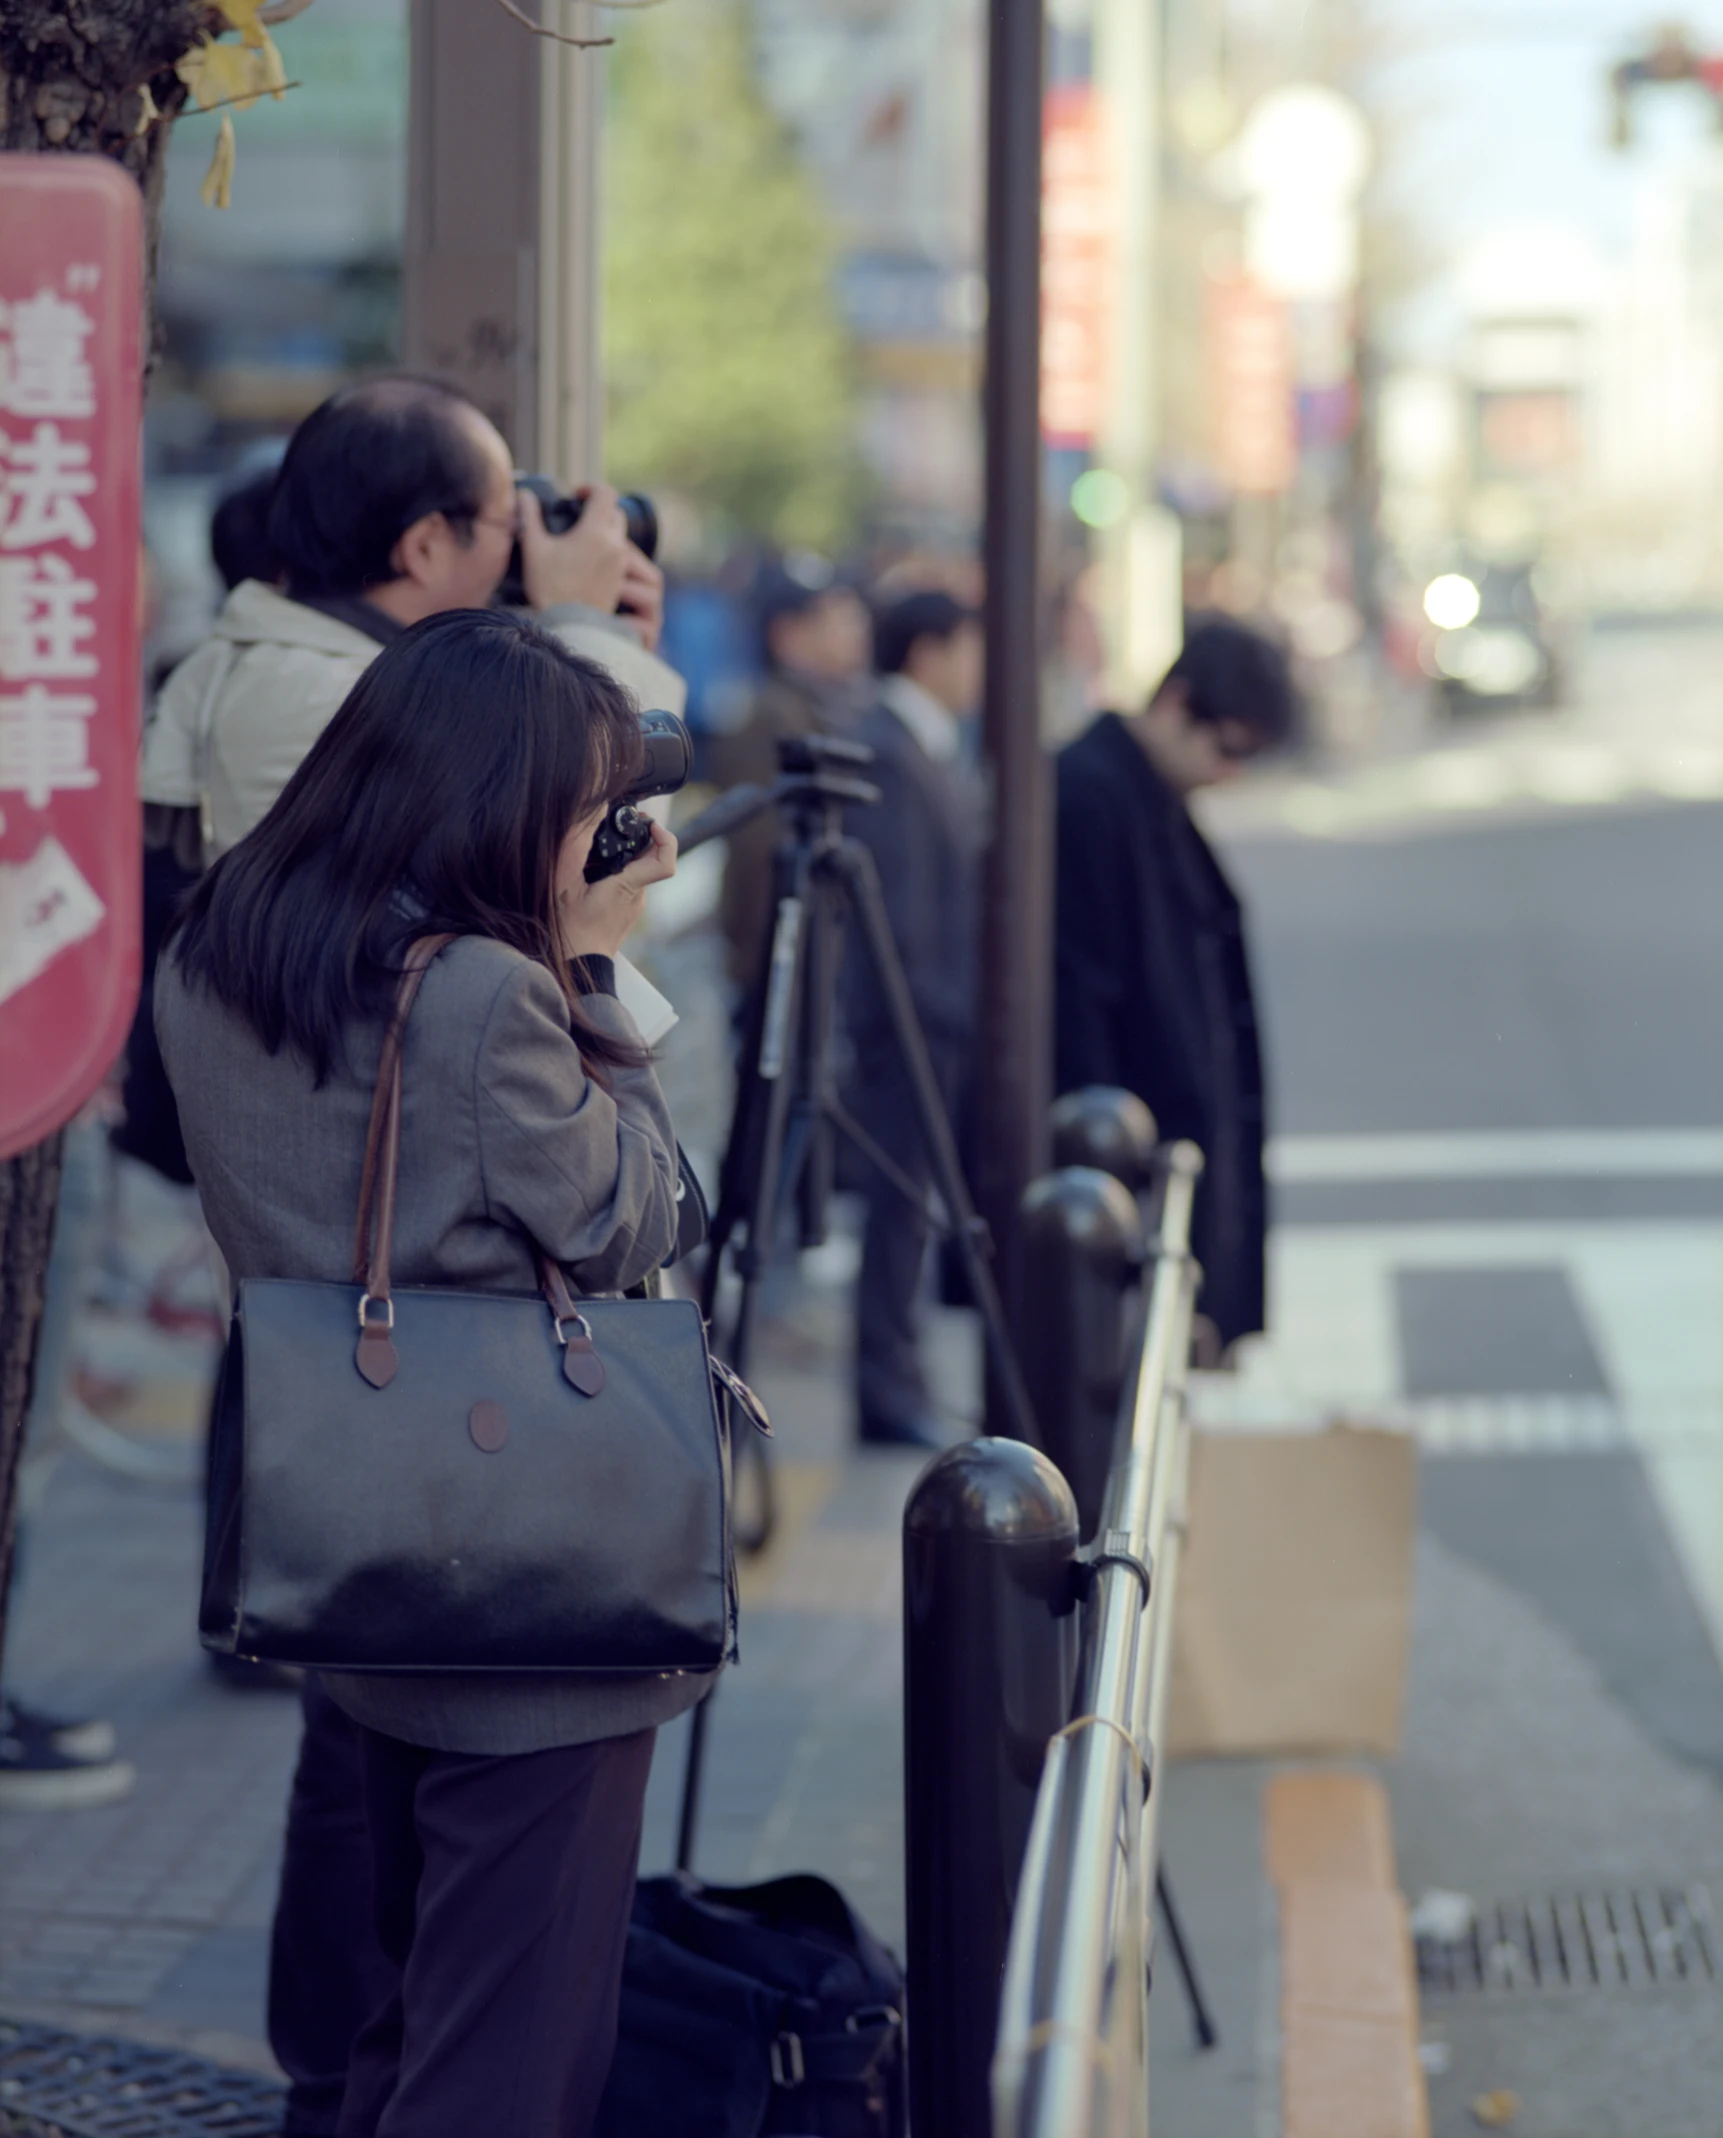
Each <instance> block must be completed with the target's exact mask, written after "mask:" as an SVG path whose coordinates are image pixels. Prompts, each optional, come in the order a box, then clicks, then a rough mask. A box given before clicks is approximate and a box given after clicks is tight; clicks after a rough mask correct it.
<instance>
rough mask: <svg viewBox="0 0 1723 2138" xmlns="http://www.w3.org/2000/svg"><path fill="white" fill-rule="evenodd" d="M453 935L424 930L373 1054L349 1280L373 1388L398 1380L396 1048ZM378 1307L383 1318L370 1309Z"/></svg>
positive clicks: (360, 1358)
mask: <svg viewBox="0 0 1723 2138" xmlns="http://www.w3.org/2000/svg"><path fill="white" fill-rule="evenodd" d="M454 940H455V938H454V936H453V934H447V935H423V936H420V938H419V939H418V941H417V942H416V943H414V944H413V945H412V946H411V947H410V948H409V949H408V952H407V956H406V961H405V963H404V964H403V966H402V968H401V982H400V986H399V987H398V988H397V989H396V991H395V1010H394V1015H393V1016H392V1017H391V1018H390V1019H389V1024H388V1029H387V1030H386V1031H385V1032H384V1034H383V1048H382V1052H381V1054H380V1055H379V1056H378V1059H377V1088H376V1091H375V1092H374V1094H373V1096H372V1100H371V1122H370V1127H369V1128H368V1129H367V1131H366V1135H365V1164H364V1169H363V1171H362V1172H361V1174H360V1178H359V1219H358V1224H357V1226H356V1227H355V1229H354V1234H353V1281H354V1283H355V1284H357V1285H360V1286H362V1287H363V1291H362V1293H361V1295H360V1299H359V1348H358V1351H357V1353H356V1355H355V1363H356V1364H357V1366H358V1368H359V1371H360V1372H361V1373H362V1374H363V1375H364V1377H365V1379H366V1380H367V1381H369V1382H370V1384H371V1386H372V1387H373V1388H384V1387H386V1386H387V1385H388V1383H389V1382H390V1381H392V1380H393V1379H394V1378H395V1369H396V1367H397V1366H398V1365H399V1364H400V1359H399V1357H398V1355H397V1353H396V1350H395V1340H394V1337H393V1336H392V1335H391V1333H390V1332H391V1331H392V1330H393V1328H394V1326H395V1303H394V1301H393V1299H392V1298H391V1297H390V1293H389V1256H390V1250H391V1249H392V1247H393V1245H394V1239H395V1192H396V1186H397V1183H398V1182H399V1179H400V1172H401V1050H402V1047H403V1045H404V1044H405V1041H406V1035H407V1017H408V1014H409V1012H410V1011H411V1010H412V1007H413V1003H414V1000H415V998H416V997H417V995H418V992H419V989H420V987H421V986H422V985H423V983H424V978H425V974H426V972H427V970H428V969H429V967H430V964H431V960H432V959H433V958H434V957H435V956H436V955H437V953H438V952H439V951H440V950H443V949H446V948H447V946H448V945H449V944H450V943H452V942H453V941H454ZM378 1307H381V1308H382V1310H383V1312H382V1314H381V1316H378V1315H377V1314H376V1313H375V1311H374V1310H375V1309H376V1308H378Z"/></svg>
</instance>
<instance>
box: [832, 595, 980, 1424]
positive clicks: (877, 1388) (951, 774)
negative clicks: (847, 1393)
mask: <svg viewBox="0 0 1723 2138" xmlns="http://www.w3.org/2000/svg"><path fill="white" fill-rule="evenodd" d="M874 660H875V665H876V667H877V668H878V671H879V682H878V686H877V702H876V703H875V705H874V706H873V708H872V710H871V711H870V712H868V714H867V715H866V716H865V718H864V719H863V720H862V721H861V723H860V725H859V726H858V727H857V729H856V731H855V735H856V740H857V741H859V742H863V743H866V744H867V745H868V746H869V747H870V748H871V749H872V751H873V753H874V761H873V763H872V764H871V765H870V766H869V767H868V769H867V771H866V774H865V777H866V778H867V779H869V780H870V781H872V782H873V784H874V785H875V786H877V787H878V788H879V790H880V800H879V803H878V805H877V806H875V807H872V808H864V809H854V810H851V811H850V812H849V813H848V819H847V824H848V829H849V830H850V831H851V832H852V833H853V834H854V835H855V837H856V838H858V839H860V840H861V841H862V842H863V843H864V844H865V845H866V846H867V847H868V848H869V849H870V851H871V852H872V854H873V857H874V862H875V865H876V866H877V868H878V871H879V878H880V888H881V890H882V891H883V892H884V895H885V909H886V916H887V918H888V920H889V921H890V923H891V931H892V935H893V937H894V938H895V940H896V943H897V948H898V954H899V956H900V957H901V959H902V961H903V969H904V976H905V978H906V979H907V980H908V982H909V992H910V998H911V1000H912V1001H913V1003H914V1005H915V1013H916V1016H917V1018H918V1019H919V1020H920V1023H921V1028H922V1032H923V1034H924V1035H925V1037H926V1040H927V1045H928V1052H929V1054H930V1055H931V1056H932V1059H933V1067H934V1074H935V1076H936V1077H937V1079H938V1082H939V1087H940V1092H941V1095H942V1097H943V1098H944V1101H945V1107H946V1111H947V1112H948V1113H949V1114H951V1115H952V1116H953V1117H956V1116H958V1115H959V1114H960V1113H961V1112H962V1110H963V1108H964V1105H965V1100H966V1086H967V1083H968V1079H969V1072H970V1052H971V1048H972V1046H973V1043H974V1035H975V988H976V959H977V955H978V925H977V921H978V903H979V886H980V869H981V847H982V813H981V797H980V786H979V781H978V778H977V774H976V770H975V764H974V759H973V755H972V753H971V752H970V751H969V750H968V749H967V748H966V747H965V737H964V725H965V723H966V722H967V721H969V720H970V719H971V718H972V717H973V715H974V713H975V710H976V707H977V704H978V702H979V698H980V692H981V625H980V622H979V620H978V619H977V617H976V614H975V612H974V610H973V609H970V608H968V607H966V606H965V605H964V604H963V603H962V602H960V601H958V600H957V599H956V598H955V596H953V595H951V594H949V593H946V592H944V591H943V590H941V589H934V590H927V591H922V592H916V593H906V594H902V595H900V596H899V597H898V598H897V599H896V600H895V601H893V602H892V603H891V605H890V606H889V607H888V608H887V609H885V610H884V611H883V612H882V614H881V615H880V617H879V619H878V622H877V624H876V626H875V630H874ZM843 996H844V1021H845V1025H846V1028H847V1030H848V1032H849V1035H850V1041H851V1044H852V1046H853V1048H854V1052H855V1062H854V1084H853V1090H852V1092H851V1095H850V1106H851V1111H852V1112H853V1113H854V1115H855V1116H856V1119H857V1122H858V1123H859V1125H860V1126H861V1127H862V1128H864V1129H865V1130H866V1131H867V1133H868V1134H869V1135H870V1136H871V1137H872V1138H873V1139H874V1141H875V1142H876V1143H878V1144H879V1146H880V1148H881V1149H882V1150H883V1151H884V1152H885V1154H886V1155H887V1156H888V1157H889V1158H890V1159H891V1160H892V1161H893V1163H894V1165H895V1166H896V1167H897V1168H898V1169H899V1170H900V1171H901V1172H902V1173H904V1174H906V1175H907V1176H908V1178H909V1179H910V1180H911V1181H912V1182H914V1183H915V1185H916V1187H917V1188H918V1189H919V1190H920V1192H921V1194H922V1196H923V1199H924V1200H925V1197H926V1193H927V1188H928V1184H929V1182H930V1180H931V1177H932V1176H931V1169H930V1166H929V1163H928V1158H927V1153H926V1150H925V1148H924V1145H923V1140H922V1136H921V1132H920V1129H919V1127H918V1125H917V1119H916V1113H915V1104H914V1099H913V1096H912V1094H911V1089H910V1085H909V1080H908V1077H907V1075H906V1073H905V1071H904V1067H903V1063H902V1059H901V1055H900V1053H899V1050H898V1047H897V1045H896V1041H895V1037H894V1034H893V1031H892V1026H891V1021H890V1018H889V1016H888V1014H887V1008H886V998H885V994H884V991H883V990H882V988H881V987H880V984H879V980H878V976H877V975H876V973H875V971H874V968H873V964H872V961H871V960H870V959H869V958H868V957H867V955H866V952H865V949H864V947H863V945H862V943H861V941H860V938H859V935H858V934H857V932H856V931H854V930H853V929H852V931H851V938H850V944H849V949H848V952H847V955H846V958H845V964H844V989H843ZM866 1194H867V1220H866V1226H865V1230H864V1232H863V1236H862V1263H861V1274H860V1278H859V1280H858V1283H857V1288H856V1352H855V1398H856V1427H857V1432H858V1434H859V1436H860V1438H861V1439H862V1440H864V1441H873V1442H883V1443H892V1444H897V1445H906V1446H913V1447H940V1446H943V1445H944V1444H945V1441H946V1439H947V1438H948V1437H949V1436H948V1434H947V1433H946V1431H945V1430H944V1429H943V1427H942V1426H941V1424H940V1421H939V1419H938V1417H937V1416H936V1414H935V1411H934V1406H933V1403H932V1400H931V1398H930V1396H929V1394H928V1386H927V1377H926V1373H925V1370H924V1368H923V1365H922V1359H921V1348H920V1342H919V1333H918V1319H919V1316H918V1305H917V1301H918V1295H919V1293H920V1289H921V1281H922V1265H923V1263H924V1261H925V1259H926V1249H927V1234H928V1228H927V1224H926V1220H925V1218H924V1217H923V1216H922V1215H921V1214H920V1212H919V1211H918V1210H917V1209H916V1208H915V1207H913V1206H912V1205H911V1203H910V1202H909V1199H908V1198H907V1197H906V1196H905V1195H904V1194H903V1193H902V1191H901V1189H900V1188H899V1187H898V1186H897V1185H896V1184H894V1183H893V1182H891V1181H888V1180H887V1179H886V1178H885V1176H884V1175H883V1174H881V1173H880V1172H879V1171H878V1169H877V1168H875V1167H871V1166H870V1167H869V1168H868V1169H867V1186H866Z"/></svg>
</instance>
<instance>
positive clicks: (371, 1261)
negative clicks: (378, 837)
mask: <svg viewBox="0 0 1723 2138" xmlns="http://www.w3.org/2000/svg"><path fill="white" fill-rule="evenodd" d="M454 940H455V937H454V936H453V934H447V935H424V936H421V937H420V938H419V939H418V941H417V942H416V943H414V944H413V945H412V946H411V947H410V948H409V949H408V952H407V956H406V959H405V961H404V963H403V965H402V968H401V983H400V986H399V987H398V988H397V990H396V993H395V1009H394V1014H393V1016H391V1018H390V1019H389V1024H388V1029H387V1030H386V1031H385V1032H384V1034H383V1047H382V1052H381V1053H380V1054H379V1056H378V1058H377V1086H376V1090H375V1092H374V1094H373V1096H372V1100H371V1121H370V1126H369V1128H368V1129H367V1130H366V1134H365V1163H364V1167H363V1170H362V1171H361V1174H360V1177H359V1217H358V1223H357V1225H356V1226H355V1228H354V1233H353V1282H354V1283H355V1284H357V1285H359V1286H360V1287H361V1291H360V1298H359V1347H358V1350H357V1352H356V1354H355V1360H354V1363H355V1364H356V1365H357V1366H358V1368H359V1371H360V1372H361V1373H362V1374H363V1375H364V1377H365V1379H366V1380H367V1381H369V1382H370V1384H371V1386H372V1387H373V1388H386V1387H387V1386H388V1384H389V1383H390V1382H391V1381H392V1380H393V1379H394V1378H395V1371H396V1368H397V1367H398V1366H399V1365H400V1355H399V1354H398V1353H397V1351H396V1349H395V1339H394V1335H393V1333H392V1332H393V1330H394V1327H395V1303H394V1300H393V1298H392V1297H391V1295H390V1290H389V1261H390V1255H391V1251H392V1249H393V1247H394V1241H395V1197H396V1190H397V1188H398V1185H399V1182H400V1174H401V1055H402V1050H403V1048H404V1046H405V1044H406V1036H407V1018H408V1016H409V1014H410V1013H411V1011H412V1007H413V1003H414V1001H415V1000H416V999H417V996H418V993H419V989H420V987H421V985H422V984H423V982H424V978H425V974H426V972H427V971H428V970H429V968H430V964H431V961H432V959H433V958H435V957H436V956H437V954H438V952H439V951H441V950H444V949H446V948H447V947H448V945H449V944H450V943H452V942H454ZM533 1256H534V1260H535V1261H536V1263H537V1265H538V1282H539V1290H540V1291H541V1292H543V1294H544V1298H545V1304H546V1305H547V1306H548V1307H549V1308H550V1312H551V1319H552V1320H553V1321H554V1323H555V1324H556V1339H557V1342H558V1343H559V1344H560V1345H561V1347H562V1370H563V1377H564V1378H565V1379H566V1380H567V1381H568V1383H569V1385H570V1387H572V1388H577V1389H579V1391H580V1393H581V1394H582V1395H584V1396H595V1395H597V1394H598V1392H599V1390H600V1389H601V1388H602V1387H603V1386H604V1383H605V1371H604V1361H603V1360H602V1359H601V1358H600V1357H599V1356H598V1353H597V1351H596V1350H595V1349H594V1347H593V1341H592V1328H591V1325H590V1324H589V1323H588V1321H587V1319H586V1317H585V1315H583V1314H582V1313H581V1312H580V1311H579V1309H578V1308H577V1307H576V1306H575V1303H574V1300H573V1298H572V1297H571V1296H570V1293H569V1289H568V1281H567V1279H566V1278H565V1277H564V1276H563V1273H562V1270H561V1268H560V1266H559V1265H558V1264H557V1263H556V1262H555V1261H554V1260H553V1259H552V1258H551V1256H549V1255H547V1254H546V1253H545V1252H544V1250H543V1248H542V1247H539V1246H538V1245H537V1244H536V1242H535V1243H534V1248H533ZM379 1308H380V1309H381V1310H382V1311H381V1313H378V1311H377V1310H378V1309H379Z"/></svg>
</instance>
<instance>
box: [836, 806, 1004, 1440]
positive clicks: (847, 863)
mask: <svg viewBox="0 0 1723 2138" xmlns="http://www.w3.org/2000/svg"><path fill="white" fill-rule="evenodd" d="M829 865H830V866H831V867H832V868H833V869H834V870H835V871H836V872H837V873H838V875H839V877H840V879H841V881H842V882H843V884H844V886H845V888H846V889H847V890H848V892H849V896H850V905H851V908H852V910H853V911H854V913H855V916H856V919H857V920H858V922H859V923H860V925H861V931H862V935H863V938H864V940H865V941H866V943H867V946H868V955H869V956H870V957H871V958H872V960H873V965H874V970H875V972H876V973H877V974H878V976H879V984H880V990H881V992H882V993H883V994H884V996H885V1000H886V1010H887V1014H888V1015H889V1017H890V1019H891V1024H892V1036H893V1038H894V1039H895V1041H896V1043H897V1048H898V1053H899V1055H900V1056H901V1058H902V1061H903V1065H904V1068H905V1069H906V1070H907V1072H908V1074H909V1081H910V1088H911V1091H912V1092H913V1094H914V1098H915V1112H916V1120H917V1123H918V1125H919V1127H920V1129H921V1133H922V1139H923V1141H924V1142H925V1144H926V1147H927V1155H928V1161H929V1163H930V1165H931V1167H932V1171H933V1178H934V1183H935V1185H936V1186H937V1187H938V1189H939V1192H940V1195H941V1197H942V1198H943V1200H944V1203H945V1207H946V1210H947V1211H948V1212H949V1214H950V1217H951V1221H952V1228H953V1232H954V1234H955V1236H956V1240H957V1249H958V1253H959V1254H960V1255H961V1256H962V1258H963V1266H964V1272H965V1274H966V1275H967V1277H968V1279H969V1284H970V1289H971V1290H972V1292H973V1293H974V1295H975V1302H976V1305H977V1306H978V1307H979V1308H980V1309H981V1318H982V1321H983V1323H984V1325H985V1327H986V1330H987V1348H988V1351H989V1353H990V1354H991V1356H992V1360H993V1368H994V1371H995V1373H996V1374H997V1375H998V1377H999V1387H1000V1389H1001V1391H1002V1392H1003V1394H1004V1397H1005V1401H1006V1405H1007V1408H1008V1409H1009V1410H1010V1413H1011V1423H1012V1430H1013V1432H1014V1433H1015V1435H1016V1437H1017V1438H1018V1439H1019V1440H1025V1441H1027V1442H1028V1443H1029V1445H1030V1446H1031V1447H1039V1446H1040V1445H1041V1435H1040V1433H1039V1431H1038V1430H1037V1428H1036V1424H1035V1411H1034V1406H1033V1405H1032V1404H1031V1403H1030V1401H1029V1391H1028V1388H1027V1387H1026V1385H1025V1384H1024V1380H1023V1370H1022V1368H1021V1367H1020V1366H1019V1365H1018V1363H1017V1354H1016V1352H1015V1350H1014V1349H1013V1348H1012V1343H1011V1332H1010V1330H1009V1329H1008V1328H1007V1327H1006V1324H1005V1308H1004V1305H1003V1303H1002V1302H1001V1300H1000V1297H999V1287H998V1286H997V1285H996V1284H995V1283H994V1281H993V1270H992V1267H991V1265H990V1264H989V1262H988V1259H987V1256H986V1254H985V1252H984V1251H983V1248H982V1228H981V1222H980V1220H979V1219H978V1218H977V1217H976V1214H975V1205H974V1204H973V1203H972V1202H971V1200H970V1196H969V1188H968V1185H967V1184H966V1182H965V1181H964V1178H963V1166H962V1163H961V1161H960V1160H959V1158H958V1155H957V1141H956V1138H955V1137H954V1136H953V1135H952V1133H951V1123H950V1121H949V1120H948V1119H947V1118H946V1112H945V1101H944V1099H943V1097H942V1096H941V1094H940V1089H939V1080H938V1078H937V1077H936V1076H935V1075H934V1073H933V1063H932V1061H931V1060H930V1058H929V1056H928V1052H927V1041H926V1039H925V1038H924V1037H923V1036H922V1030H921V1025H920V1022H919V1021H918V1019H917V1017H916V1014H915V1003H914V1001H913V999H912V998H911V996H910V992H909V982H908V980H906V979H905V977H904V971H903V961H902V959H901V958H900V957H899V956H898V951H897V943H896V940H895V939H894V937H893V935H892V932H891V922H890V920H889V919H888V918H887V915H886V910H885V900H884V899H883V898H882V897H881V895H880V888H879V874H878V871H877V870H876V869H875V867H874V859H873V855H872V854H871V853H870V852H869V851H868V849H867V848H866V847H865V846H864V845H863V844H862V843H861V841H860V840H859V839H844V840H842V841H840V842H839V843H838V844H837V845H836V846H834V847H833V848H832V849H831V853H830V864H829Z"/></svg>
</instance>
